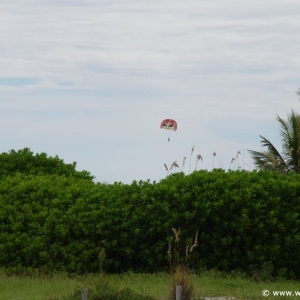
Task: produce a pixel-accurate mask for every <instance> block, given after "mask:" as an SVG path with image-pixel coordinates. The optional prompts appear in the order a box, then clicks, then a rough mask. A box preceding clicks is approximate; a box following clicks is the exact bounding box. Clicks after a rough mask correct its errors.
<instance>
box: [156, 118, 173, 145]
mask: <svg viewBox="0 0 300 300" xmlns="http://www.w3.org/2000/svg"><path fill="white" fill-rule="evenodd" d="M160 128H161V129H166V130H174V131H176V130H177V122H176V121H175V120H173V119H165V120H163V121H162V122H161V123H160ZM168 142H170V138H168Z"/></svg>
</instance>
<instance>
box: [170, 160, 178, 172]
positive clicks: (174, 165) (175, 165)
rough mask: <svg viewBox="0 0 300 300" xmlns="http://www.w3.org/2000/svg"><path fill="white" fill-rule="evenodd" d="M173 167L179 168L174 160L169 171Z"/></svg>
mask: <svg viewBox="0 0 300 300" xmlns="http://www.w3.org/2000/svg"><path fill="white" fill-rule="evenodd" d="M173 167H174V168H179V166H178V164H177V161H176V160H175V161H174V162H173V163H172V165H171V168H170V170H172V168H173Z"/></svg>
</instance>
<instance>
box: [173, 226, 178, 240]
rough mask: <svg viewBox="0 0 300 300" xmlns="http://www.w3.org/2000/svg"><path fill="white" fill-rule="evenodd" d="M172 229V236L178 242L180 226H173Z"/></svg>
mask: <svg viewBox="0 0 300 300" xmlns="http://www.w3.org/2000/svg"><path fill="white" fill-rule="evenodd" d="M172 231H173V233H174V236H175V242H179V240H180V238H179V235H180V227H179V229H178V230H176V229H175V228H172Z"/></svg>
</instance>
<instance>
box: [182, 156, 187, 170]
mask: <svg viewBox="0 0 300 300" xmlns="http://www.w3.org/2000/svg"><path fill="white" fill-rule="evenodd" d="M185 160H186V156H185V157H184V158H183V161H182V170H183V167H184V165H185Z"/></svg>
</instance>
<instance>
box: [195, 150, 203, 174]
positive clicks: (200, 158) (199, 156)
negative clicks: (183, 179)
mask: <svg viewBox="0 0 300 300" xmlns="http://www.w3.org/2000/svg"><path fill="white" fill-rule="evenodd" d="M199 160H201V161H202V162H203V158H202V155H201V154H198V155H197V158H196V166H195V171H196V170H197V164H198V161H199Z"/></svg>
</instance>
